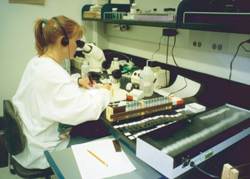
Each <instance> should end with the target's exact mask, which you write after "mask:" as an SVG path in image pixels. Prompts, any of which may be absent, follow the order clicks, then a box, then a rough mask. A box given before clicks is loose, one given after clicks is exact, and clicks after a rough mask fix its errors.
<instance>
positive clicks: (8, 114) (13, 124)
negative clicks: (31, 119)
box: [3, 100, 53, 178]
mask: <svg viewBox="0 0 250 179" xmlns="http://www.w3.org/2000/svg"><path fill="white" fill-rule="evenodd" d="M3 112H4V137H5V141H6V147H7V151H8V154H9V168H10V172H11V173H12V174H17V175H19V176H20V177H22V178H41V177H45V178H50V176H51V175H53V171H52V169H51V168H47V169H27V168H24V167H23V166H22V165H20V164H19V163H18V162H17V161H16V160H15V159H14V158H13V157H12V155H17V154H19V153H21V152H22V151H23V150H24V147H25V144H26V137H25V135H24V134H23V131H22V128H21V125H20V121H19V120H18V118H17V116H16V114H15V111H14V108H13V105H12V103H11V101H10V100H4V101H3Z"/></svg>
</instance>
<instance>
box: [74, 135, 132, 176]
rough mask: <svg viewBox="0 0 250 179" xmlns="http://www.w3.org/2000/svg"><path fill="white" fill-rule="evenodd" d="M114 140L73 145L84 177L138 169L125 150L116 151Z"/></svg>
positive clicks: (110, 174)
mask: <svg viewBox="0 0 250 179" xmlns="http://www.w3.org/2000/svg"><path fill="white" fill-rule="evenodd" d="M112 140H114V139H103V140H97V141H92V142H88V143H84V144H78V145H73V146H72V150H73V153H74V156H75V159H76V162H77V165H78V168H79V171H80V173H81V176H82V178H84V179H100V178H107V177H111V176H115V175H119V174H124V173H129V172H132V171H134V170H136V168H135V167H134V165H133V164H132V163H131V162H130V160H129V159H128V157H127V156H126V154H125V153H124V152H123V151H121V152H116V151H115V148H114V145H113V142H112ZM87 150H90V151H91V152H93V153H94V154H95V155H96V156H98V157H99V158H100V159H101V160H102V161H104V162H105V163H106V164H107V165H108V166H106V165H104V164H103V163H102V162H100V161H99V160H98V159H96V158H95V157H94V156H93V155H91V154H90V153H89V152H88V151H87Z"/></svg>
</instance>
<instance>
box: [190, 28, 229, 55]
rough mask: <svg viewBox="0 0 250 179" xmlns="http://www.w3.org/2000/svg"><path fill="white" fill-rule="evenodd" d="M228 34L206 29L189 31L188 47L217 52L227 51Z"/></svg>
mask: <svg viewBox="0 0 250 179" xmlns="http://www.w3.org/2000/svg"><path fill="white" fill-rule="evenodd" d="M229 38H230V34H229V33H221V32H208V31H195V30H192V31H190V35H189V47H191V48H195V49H196V50H199V49H201V50H205V51H211V52H218V53H228V43H229Z"/></svg>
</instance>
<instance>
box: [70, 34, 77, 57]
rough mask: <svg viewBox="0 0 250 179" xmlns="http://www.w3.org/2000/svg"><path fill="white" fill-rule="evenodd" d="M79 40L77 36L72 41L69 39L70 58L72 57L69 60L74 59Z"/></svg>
mask: <svg viewBox="0 0 250 179" xmlns="http://www.w3.org/2000/svg"><path fill="white" fill-rule="evenodd" d="M77 40H78V37H77V36H73V37H72V38H71V39H69V46H68V48H69V49H68V51H69V57H70V58H69V59H73V58H74V55H75V53H76V49H77V44H76V41H77Z"/></svg>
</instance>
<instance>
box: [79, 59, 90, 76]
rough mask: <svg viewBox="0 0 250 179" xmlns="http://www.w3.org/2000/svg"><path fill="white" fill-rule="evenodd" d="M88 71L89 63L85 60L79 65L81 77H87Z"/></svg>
mask: <svg viewBox="0 0 250 179" xmlns="http://www.w3.org/2000/svg"><path fill="white" fill-rule="evenodd" d="M88 72H89V63H88V62H87V61H84V62H83V64H82V66H81V75H82V78H88Z"/></svg>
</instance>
